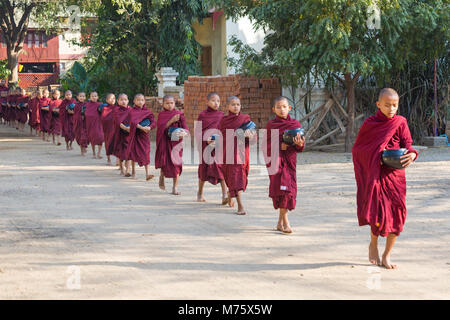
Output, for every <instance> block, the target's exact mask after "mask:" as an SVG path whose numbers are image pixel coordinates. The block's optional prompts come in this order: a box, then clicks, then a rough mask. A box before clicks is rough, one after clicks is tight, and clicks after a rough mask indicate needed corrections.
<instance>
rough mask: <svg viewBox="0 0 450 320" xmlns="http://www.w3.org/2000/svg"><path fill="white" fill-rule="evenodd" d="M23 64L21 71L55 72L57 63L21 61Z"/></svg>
mask: <svg viewBox="0 0 450 320" xmlns="http://www.w3.org/2000/svg"><path fill="white" fill-rule="evenodd" d="M21 65H23V68H22V71H21V72H20V73H55V72H56V71H57V70H56V63H21Z"/></svg>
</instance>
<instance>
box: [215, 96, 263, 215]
mask: <svg viewBox="0 0 450 320" xmlns="http://www.w3.org/2000/svg"><path fill="white" fill-rule="evenodd" d="M227 109H228V115H226V116H224V117H223V118H222V120H221V121H220V125H219V129H220V131H221V132H222V137H223V166H222V168H223V174H224V177H225V182H226V184H227V187H228V199H229V206H231V207H232V206H234V202H233V198H236V200H237V202H238V211H237V212H236V214H237V215H245V214H246V212H245V209H244V204H243V202H242V193H243V192H244V191H245V189H246V188H247V183H248V179H247V177H248V173H249V170H250V144H249V142H250V140H254V139H255V138H256V135H255V134H254V133H253V132H252V131H250V130H246V132H245V136H244V137H245V139H244V141H243V144H242V142H240V143H238V139H237V136H236V134H235V132H236V130H237V129H239V127H240V126H241V125H243V124H244V123H246V122H248V121H251V119H250V116H249V115H248V114H243V113H241V101H240V100H239V98H238V97H235V96H232V97H228V99H227ZM227 132H228V137H227ZM228 140H229V141H228ZM233 144H234V147H233ZM241 151H242V152H241Z"/></svg>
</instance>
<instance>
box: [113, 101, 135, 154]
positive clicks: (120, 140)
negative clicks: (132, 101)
mask: <svg viewBox="0 0 450 320" xmlns="http://www.w3.org/2000/svg"><path fill="white" fill-rule="evenodd" d="M130 110H131V108H130V107H129V106H126V107H123V106H117V108H116V109H114V110H113V119H114V131H115V132H114V138H113V143H114V148H113V149H114V153H113V154H114V155H115V156H116V157H117V158H119V159H120V160H122V161H124V160H128V155H127V149H128V140H129V134H128V132H126V131H124V130H122V129H121V128H120V124H121V123H124V124H127V118H128V113H129V112H130Z"/></svg>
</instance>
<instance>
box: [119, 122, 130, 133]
mask: <svg viewBox="0 0 450 320" xmlns="http://www.w3.org/2000/svg"><path fill="white" fill-rule="evenodd" d="M120 129H122V130H125V131H127V132H130V128H128V127H127V126H125V125H124V124H123V123H121V124H120Z"/></svg>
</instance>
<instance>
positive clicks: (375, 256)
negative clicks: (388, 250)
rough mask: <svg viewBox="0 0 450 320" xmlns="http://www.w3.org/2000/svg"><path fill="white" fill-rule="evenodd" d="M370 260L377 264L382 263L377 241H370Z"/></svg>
mask: <svg viewBox="0 0 450 320" xmlns="http://www.w3.org/2000/svg"><path fill="white" fill-rule="evenodd" d="M369 262H370V263H371V264H375V265H377V266H379V265H380V264H381V261H380V254H379V253H378V245H377V244H376V243H370V245H369Z"/></svg>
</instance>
